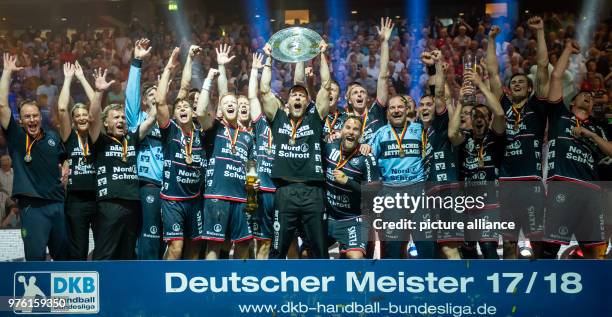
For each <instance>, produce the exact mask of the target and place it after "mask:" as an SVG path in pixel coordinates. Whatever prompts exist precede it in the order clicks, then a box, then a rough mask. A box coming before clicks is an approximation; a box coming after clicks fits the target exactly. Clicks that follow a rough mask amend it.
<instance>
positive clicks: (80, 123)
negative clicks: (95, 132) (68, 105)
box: [75, 119, 89, 131]
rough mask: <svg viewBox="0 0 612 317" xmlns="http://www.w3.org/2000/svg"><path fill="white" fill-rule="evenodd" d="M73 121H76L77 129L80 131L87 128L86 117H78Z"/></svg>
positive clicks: (87, 121)
mask: <svg viewBox="0 0 612 317" xmlns="http://www.w3.org/2000/svg"><path fill="white" fill-rule="evenodd" d="M75 123H76V127H77V130H80V131H83V130H87V128H88V126H89V120H87V119H79V120H77V121H76V122H75Z"/></svg>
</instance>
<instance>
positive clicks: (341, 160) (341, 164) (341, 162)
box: [335, 144, 359, 170]
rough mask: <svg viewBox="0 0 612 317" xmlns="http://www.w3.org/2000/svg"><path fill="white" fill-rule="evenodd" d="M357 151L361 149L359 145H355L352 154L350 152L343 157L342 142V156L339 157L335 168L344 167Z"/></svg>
mask: <svg viewBox="0 0 612 317" xmlns="http://www.w3.org/2000/svg"><path fill="white" fill-rule="evenodd" d="M357 151H359V147H358V146H357V147H355V149H353V152H351V154H349V155H348V156H347V157H345V158H343V157H342V153H343V151H342V144H340V157H339V158H338V163H337V164H336V168H335V170H339V169H341V168H343V167H344V165H346V163H348V162H349V161H350V160H351V158H353V156H355V154H356V153H357Z"/></svg>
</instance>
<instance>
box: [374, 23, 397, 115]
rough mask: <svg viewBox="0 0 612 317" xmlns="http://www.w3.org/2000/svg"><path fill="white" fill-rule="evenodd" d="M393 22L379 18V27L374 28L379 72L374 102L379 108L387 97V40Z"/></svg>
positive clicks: (385, 102) (383, 104) (385, 101)
mask: <svg viewBox="0 0 612 317" xmlns="http://www.w3.org/2000/svg"><path fill="white" fill-rule="evenodd" d="M393 27H394V24H393V21H392V20H391V19H389V18H380V27H378V26H377V27H376V31H378V37H379V38H380V70H379V72H378V83H377V85H376V100H377V102H378V103H380V106H381V107H384V106H385V105H386V104H387V99H388V97H389V87H388V86H389V84H388V83H387V78H389V38H390V37H391V32H392V31H393Z"/></svg>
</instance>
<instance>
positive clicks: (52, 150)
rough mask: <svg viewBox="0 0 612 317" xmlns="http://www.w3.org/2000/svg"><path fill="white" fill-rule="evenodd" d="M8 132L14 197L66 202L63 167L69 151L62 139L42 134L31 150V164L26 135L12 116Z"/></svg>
mask: <svg viewBox="0 0 612 317" xmlns="http://www.w3.org/2000/svg"><path fill="white" fill-rule="evenodd" d="M4 133H5V134H4V135H5V136H6V141H7V144H8V150H9V155H10V156H11V160H12V162H13V173H14V177H13V197H16V196H27V197H36V198H42V199H48V200H54V201H62V202H63V201H64V197H65V193H64V186H62V183H61V168H60V166H61V165H62V163H63V162H64V160H65V159H66V151H65V150H64V146H63V144H62V141H61V139H60V138H59V136H58V135H57V134H56V133H55V132H53V131H42V136H41V137H40V139H39V140H38V141H36V142H35V143H34V145H32V147H31V152H30V156H31V160H30V162H26V161H25V156H26V132H25V130H24V129H23V128H22V127H21V126H19V125H18V124H17V122H16V121H15V119H14V118H13V117H12V116H11V118H10V121H9V125H8V127H7V128H6V130H4ZM30 142H32V140H31V139H30Z"/></svg>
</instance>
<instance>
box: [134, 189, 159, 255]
mask: <svg viewBox="0 0 612 317" xmlns="http://www.w3.org/2000/svg"><path fill="white" fill-rule="evenodd" d="M159 191H160V188H159V186H157V185H154V184H151V183H145V184H142V185H141V186H140V203H141V206H142V227H141V228H142V229H141V230H140V236H139V237H138V244H137V248H136V252H137V255H138V259H139V260H161V258H162V256H163V246H164V241H163V240H162V231H163V226H162V218H161V199H160V198H159Z"/></svg>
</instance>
